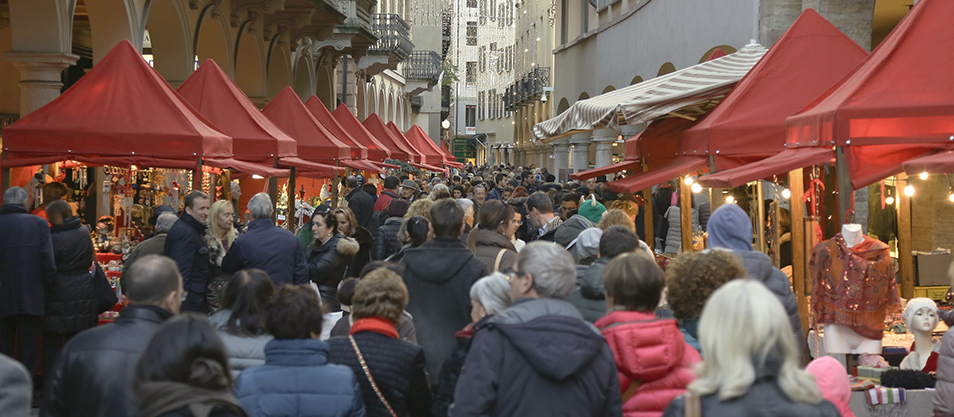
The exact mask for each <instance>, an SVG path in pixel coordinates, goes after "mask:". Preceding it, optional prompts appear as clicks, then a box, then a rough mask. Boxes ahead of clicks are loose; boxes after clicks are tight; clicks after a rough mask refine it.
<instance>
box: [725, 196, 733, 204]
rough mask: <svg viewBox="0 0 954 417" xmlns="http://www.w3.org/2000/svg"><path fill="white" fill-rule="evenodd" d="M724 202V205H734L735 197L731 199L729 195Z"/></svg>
mask: <svg viewBox="0 0 954 417" xmlns="http://www.w3.org/2000/svg"><path fill="white" fill-rule="evenodd" d="M725 202H726V204H735V197H733V196H731V195H730V196H728V197H726V198H725Z"/></svg>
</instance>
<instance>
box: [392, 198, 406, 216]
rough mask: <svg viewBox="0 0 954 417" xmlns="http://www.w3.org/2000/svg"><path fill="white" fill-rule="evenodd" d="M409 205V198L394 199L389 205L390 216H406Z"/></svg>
mask: <svg viewBox="0 0 954 417" xmlns="http://www.w3.org/2000/svg"><path fill="white" fill-rule="evenodd" d="M409 206H410V204H408V202H407V200H402V199H399V198H395V199H392V200H391V204H389V205H388V217H404V215H405V214H407V209H408V207H409Z"/></svg>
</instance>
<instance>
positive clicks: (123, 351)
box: [40, 255, 191, 417]
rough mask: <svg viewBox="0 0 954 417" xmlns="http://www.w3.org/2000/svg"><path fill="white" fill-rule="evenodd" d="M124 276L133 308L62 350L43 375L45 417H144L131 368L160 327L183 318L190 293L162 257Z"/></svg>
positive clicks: (138, 264)
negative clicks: (185, 298) (184, 301)
mask: <svg viewBox="0 0 954 417" xmlns="http://www.w3.org/2000/svg"><path fill="white" fill-rule="evenodd" d="M126 272H127V275H126V276H125V277H124V278H123V281H122V283H123V291H124V292H125V293H126V297H128V298H129V305H127V306H126V307H125V308H123V311H122V312H121V313H120V314H119V317H118V318H117V319H116V320H115V321H113V322H112V323H110V324H107V325H105V326H97V327H94V328H92V329H89V330H86V331H83V332H81V333H80V334H78V335H76V336H75V337H73V338H72V339H70V341H69V342H68V343H67V344H66V346H64V347H63V351H62V352H60V356H59V359H58V360H57V361H56V364H55V365H54V367H53V370H52V372H50V373H49V374H48V375H44V376H45V378H46V383H45V384H44V385H45V387H44V388H45V390H46V391H45V393H44V395H43V404H42V405H41V407H40V415H41V416H44V417H61V416H71V417H105V416H110V417H132V416H139V415H140V410H139V401H138V400H137V399H136V397H135V396H134V395H133V392H132V389H131V387H132V382H133V370H134V369H133V368H134V366H130V365H131V364H134V363H136V362H137V361H138V360H139V358H140V357H141V356H142V353H143V351H145V350H146V345H147V344H148V343H149V340H150V339H151V338H152V336H153V335H154V334H155V333H156V330H158V329H159V326H160V325H161V324H162V323H163V322H164V321H166V320H168V319H169V318H171V317H172V316H174V315H176V314H178V313H179V311H180V307H181V304H182V302H183V301H182V300H183V298H184V297H185V296H186V292H185V290H184V289H183V287H182V276H181V275H179V268H178V266H177V265H176V263H175V262H174V261H173V260H172V259H169V258H166V257H164V256H158V255H148V256H145V257H143V258H141V259H139V261H137V262H136V264H135V265H133V266H131V267H128V271H126ZM189 296H191V294H190V295H189Z"/></svg>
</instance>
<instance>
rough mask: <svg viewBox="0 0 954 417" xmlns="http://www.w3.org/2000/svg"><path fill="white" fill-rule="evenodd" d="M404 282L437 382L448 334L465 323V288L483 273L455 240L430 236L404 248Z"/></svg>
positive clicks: (450, 344) (449, 344)
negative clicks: (417, 244)
mask: <svg viewBox="0 0 954 417" xmlns="http://www.w3.org/2000/svg"><path fill="white" fill-rule="evenodd" d="M401 263H402V264H403V265H404V284H405V285H407V292H408V295H409V296H410V301H409V302H408V305H407V311H408V312H409V313H411V315H412V316H414V327H415V328H416V329H417V340H418V342H419V343H420V345H421V347H422V348H424V355H425V356H426V357H427V373H428V374H429V375H430V379H431V383H432V384H433V383H437V379H438V376H439V374H440V370H441V364H443V363H444V361H445V360H447V358H448V357H450V355H451V353H452V352H453V351H454V347H455V346H456V345H457V340H456V338H455V337H454V333H456V332H457V331H458V330H460V329H463V328H464V326H466V325H467V324H469V323H470V321H471V320H470V310H471V306H470V287H471V286H472V285H474V282H476V281H477V280H478V279H480V278H481V277H483V276H484V275H487V268H486V267H485V266H484V263H483V262H481V261H480V259H477V257H476V256H474V254H473V253H471V251H470V250H468V249H467V248H466V247H464V244H462V243H461V242H460V240H457V239H449V238H436V239H434V240H433V241H431V242H427V243H425V244H423V245H421V246H420V247H417V248H413V249H407V250H406V251H404V258H403V259H402V260H401Z"/></svg>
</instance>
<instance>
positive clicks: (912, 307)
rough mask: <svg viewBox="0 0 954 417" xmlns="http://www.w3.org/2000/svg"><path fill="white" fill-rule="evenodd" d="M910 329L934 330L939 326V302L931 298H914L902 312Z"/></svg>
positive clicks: (913, 330)
mask: <svg viewBox="0 0 954 417" xmlns="http://www.w3.org/2000/svg"><path fill="white" fill-rule="evenodd" d="M901 318H902V319H903V320H904V324H905V325H907V326H908V330H909V331H911V332H912V333H915V332H928V333H930V332H933V331H934V328H935V327H937V323H938V316H937V304H935V303H934V300H931V299H930V298H924V297H921V298H912V299H911V300H909V301H908V305H907V307H905V308H904V312H903V313H901Z"/></svg>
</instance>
